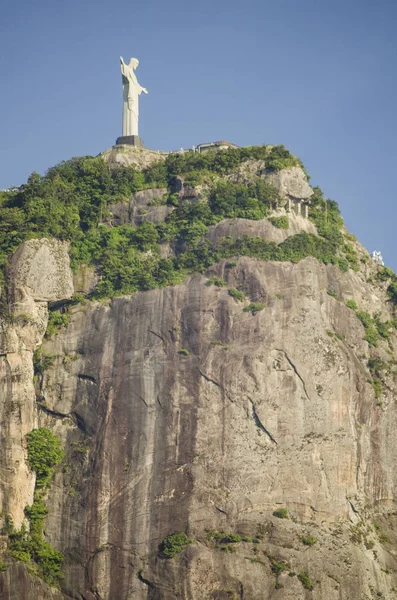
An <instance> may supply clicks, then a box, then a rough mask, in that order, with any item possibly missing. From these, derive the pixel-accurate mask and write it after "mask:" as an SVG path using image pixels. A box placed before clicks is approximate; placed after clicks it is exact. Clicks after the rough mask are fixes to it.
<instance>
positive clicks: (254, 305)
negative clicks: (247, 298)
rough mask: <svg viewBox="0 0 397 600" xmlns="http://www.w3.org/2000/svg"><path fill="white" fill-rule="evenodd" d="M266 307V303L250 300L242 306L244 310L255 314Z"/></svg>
mask: <svg viewBox="0 0 397 600" xmlns="http://www.w3.org/2000/svg"><path fill="white" fill-rule="evenodd" d="M264 308H266V304H261V302H251V303H250V304H248V306H246V307H245V308H244V312H250V313H252V314H253V315H256V313H257V312H259V311H261V310H263V309H264Z"/></svg>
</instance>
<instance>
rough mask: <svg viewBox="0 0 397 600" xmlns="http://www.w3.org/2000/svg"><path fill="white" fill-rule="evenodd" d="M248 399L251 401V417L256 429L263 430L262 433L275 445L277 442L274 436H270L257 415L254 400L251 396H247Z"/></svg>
mask: <svg viewBox="0 0 397 600" xmlns="http://www.w3.org/2000/svg"><path fill="white" fill-rule="evenodd" d="M248 399H249V401H250V402H251V406H252V417H253V419H254V421H255V425H256V426H257V427H258V429H260V430H261V431H263V433H266V435H267V436H268V437H269V439H270V440H271V441H272V442H273V443H274V444H276V446H277V442H276V440H275V439H274V437H273V436H272V434H271V433H270V431H268V430H267V429H266V427H265V426H264V425H263V423H262V421H261V420H260V418H259V417H258V414H257V412H256V408H255V404H254V402H253V401H252V400H251V398H248Z"/></svg>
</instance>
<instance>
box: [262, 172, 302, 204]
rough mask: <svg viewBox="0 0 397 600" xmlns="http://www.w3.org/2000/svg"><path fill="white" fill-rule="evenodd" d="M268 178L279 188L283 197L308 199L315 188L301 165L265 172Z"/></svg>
mask: <svg viewBox="0 0 397 600" xmlns="http://www.w3.org/2000/svg"><path fill="white" fill-rule="evenodd" d="M264 176H265V177H266V180H267V181H268V182H269V183H271V184H272V185H274V187H275V188H277V190H278V193H279V194H280V196H281V197H282V198H286V199H287V198H291V199H292V200H308V199H309V198H310V196H312V195H313V190H312V188H311V187H310V185H309V184H308V182H307V177H306V175H305V173H304V171H303V169H302V168H301V167H291V168H290V169H282V170H281V171H276V172H274V173H266V172H264Z"/></svg>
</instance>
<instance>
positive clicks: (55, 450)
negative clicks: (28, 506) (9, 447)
mask: <svg viewBox="0 0 397 600" xmlns="http://www.w3.org/2000/svg"><path fill="white" fill-rule="evenodd" d="M26 439H27V443H28V463H29V467H30V468H31V469H32V471H34V472H35V473H36V488H44V487H47V486H48V484H49V481H50V479H51V477H52V474H53V472H54V468H55V467H56V465H57V464H59V463H60V462H61V460H62V458H63V450H62V448H61V446H60V444H59V440H58V439H57V438H56V437H55V436H54V434H53V433H52V432H51V431H50V430H49V429H45V428H43V427H41V428H40V429H33V431H31V432H30V433H28V434H27V436H26Z"/></svg>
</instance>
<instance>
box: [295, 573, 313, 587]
mask: <svg viewBox="0 0 397 600" xmlns="http://www.w3.org/2000/svg"><path fill="white" fill-rule="evenodd" d="M298 579H299V581H300V582H301V584H302V585H303V587H304V588H305V590H312V589H313V584H312V581H311V579H310V577H309V575H308V574H307V573H306V572H303V573H298Z"/></svg>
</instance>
